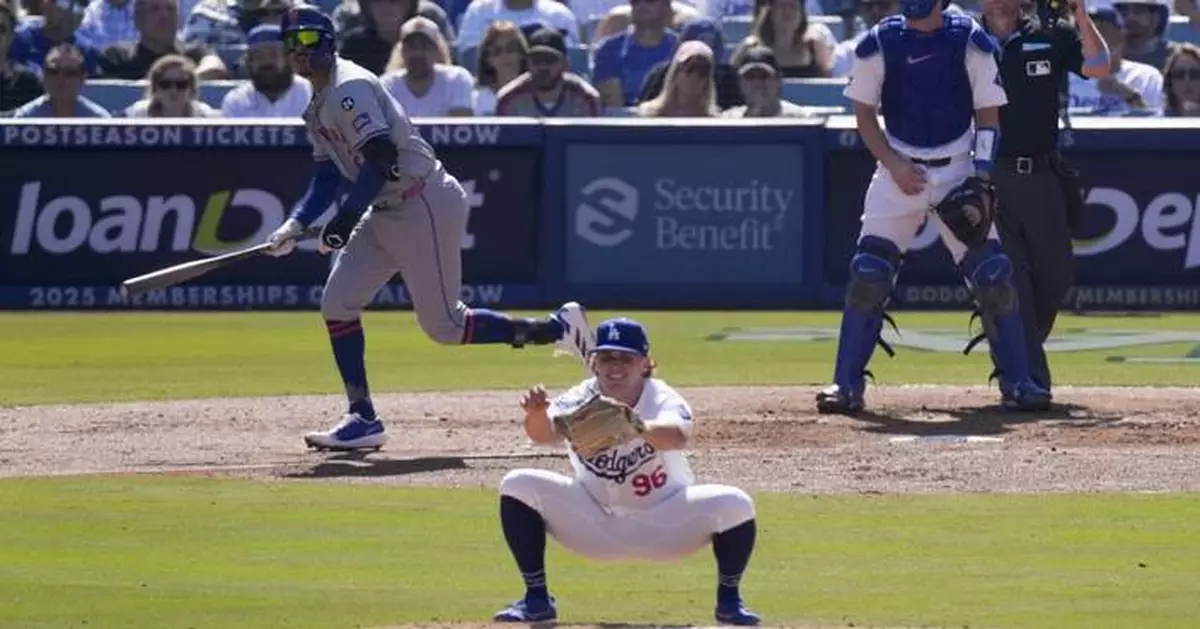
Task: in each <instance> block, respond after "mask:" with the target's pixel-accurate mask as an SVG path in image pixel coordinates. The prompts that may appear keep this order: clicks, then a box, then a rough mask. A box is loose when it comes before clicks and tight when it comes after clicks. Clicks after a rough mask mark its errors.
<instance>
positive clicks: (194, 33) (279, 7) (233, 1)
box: [180, 0, 292, 47]
mask: <svg viewBox="0 0 1200 629" xmlns="http://www.w3.org/2000/svg"><path fill="white" fill-rule="evenodd" d="M291 6H292V0H200V2H198V3H196V5H195V6H194V7H192V10H191V11H189V12H188V13H187V18H185V19H184V22H183V28H182V29H181V32H180V38H181V39H182V40H183V41H185V42H201V43H204V44H207V45H209V46H213V47H223V46H241V45H245V44H246V37H247V36H248V34H249V33H250V31H251V30H253V29H254V27H256V26H258V25H259V24H276V25H278V24H279V23H280V22H282V21H283V14H284V13H286V12H287V10H288V9H289V8H291Z"/></svg>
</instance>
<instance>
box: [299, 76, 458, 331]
mask: <svg viewBox="0 0 1200 629" xmlns="http://www.w3.org/2000/svg"><path fill="white" fill-rule="evenodd" d="M304 123H305V125H306V126H307V128H308V132H309V136H310V141H311V142H312V145H313V157H314V159H316V160H318V161H320V160H333V162H334V164H336V165H337V168H338V170H339V171H341V174H342V176H343V177H345V178H346V179H349V180H351V181H354V180H356V179H357V178H358V171H359V164H360V163H361V161H362V159H363V157H362V155H361V154H360V153H359V149H360V148H362V146H363V144H365V143H366V141H367V140H369V139H371V138H373V137H376V136H379V135H382V134H387V135H388V137H390V139H391V140H392V142H393V143H394V144H395V145H396V148H397V150H398V152H399V157H398V159H397V163H396V168H397V169H398V172H399V174H400V177H399V180H397V181H387V182H386V183H385V184H384V186H383V188H382V189H381V190H380V191H379V195H378V196H376V197H375V199H374V200H373V202H372V203H371V207H370V209H369V210H367V212H366V213H365V214H364V216H363V218H362V220H361V221H360V222H359V224H358V225H357V226H356V227H355V228H354V231H353V232H352V233H351V235H350V241H349V242H348V243H347V244H346V246H345V247H344V248H343V249H342V250H341V251H340V252H339V253H338V255H337V259H336V261H335V262H334V265H333V269H332V270H331V271H330V274H329V278H328V280H327V281H326V283H325V293H324V296H323V297H322V299H321V314H322V315H323V316H324V317H325V319H327V320H331V321H349V320H353V319H357V318H358V317H359V316H360V315H361V313H362V310H363V308H365V307H366V305H367V304H368V303H370V301H371V299H372V298H373V297H374V296H375V294H376V293H377V292H379V289H381V288H382V287H383V286H384V285H385V284H387V282H388V280H389V279H391V277H392V276H393V275H395V274H396V273H397V272H399V273H400V275H401V277H402V278H403V279H404V284H405V286H406V287H407V288H408V293H409V295H410V297H411V298H412V302H413V310H414V311H415V312H416V315H417V322H418V324H419V325H420V326H421V329H422V330H424V331H425V333H426V334H427V335H429V337H430V338H432V339H433V340H434V341H437V342H438V343H444V344H458V343H460V342H461V340H462V336H463V328H464V325H465V321H466V314H467V306H466V304H464V303H462V301H460V300H459V295H460V294H461V290H462V257H461V245H462V238H463V234H464V233H465V232H466V228H467V218H468V216H469V206H468V202H467V194H466V192H465V191H464V190H463V188H462V186H461V185H460V184H459V182H458V180H457V179H455V178H454V177H453V176H452V175H450V174H449V173H447V172H446V171H445V169H444V168H443V167H442V163H441V162H440V161H439V160H438V159H437V156H436V155H435V154H434V152H433V147H431V146H430V145H429V143H427V142H426V141H425V139H424V138H422V137H421V136H420V134H419V133H418V132H417V130H416V129H415V128H413V125H412V123H411V121H410V120H409V118H408V115H407V114H406V113H405V112H404V108H403V107H401V106H400V104H399V103H397V102H396V101H395V100H394V99H392V97H391V96H390V95H388V93H387V92H386V91H385V90H384V89H383V86H382V85H381V84H380V82H379V78H378V77H376V76H375V75H373V74H371V73H370V72H368V71H367V70H365V69H363V68H362V67H361V66H358V65H356V64H354V63H353V62H350V61H346V60H345V59H340V58H339V59H338V60H337V65H336V66H335V68H334V71H333V73H332V74H331V75H330V80H329V86H328V87H326V88H325V89H324V90H321V91H320V92H319V93H317V94H315V95H313V100H312V103H311V104H310V105H309V107H308V109H307V110H305V112H304ZM395 172H396V171H393V174H395Z"/></svg>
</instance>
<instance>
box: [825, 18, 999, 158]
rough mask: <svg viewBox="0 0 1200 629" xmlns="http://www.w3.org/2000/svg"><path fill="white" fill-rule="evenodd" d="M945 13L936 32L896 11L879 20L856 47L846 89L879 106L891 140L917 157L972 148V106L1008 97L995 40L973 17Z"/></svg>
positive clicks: (991, 104)
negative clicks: (916, 25) (920, 27)
mask: <svg viewBox="0 0 1200 629" xmlns="http://www.w3.org/2000/svg"><path fill="white" fill-rule="evenodd" d="M943 19H944V24H943V27H942V28H941V29H938V30H937V31H934V32H932V33H922V32H920V31H916V30H913V29H911V28H909V27H908V25H907V20H906V19H905V18H904V17H903V16H898V15H897V16H892V17H889V18H885V19H884V20H882V21H881V22H880V23H879V24H876V25H875V26H874V27H873V28H872V29H871V31H870V32H869V34H868V35H867V36H866V37H864V38H863V39H862V41H861V42H859V44H858V46H857V48H856V49H855V51H854V53H855V60H854V68H853V69H852V70H851V81H850V84H849V85H848V86H847V87H846V90H845V94H846V96H847V97H848V98H850V99H852V100H855V101H857V102H860V103H863V104H866V105H872V106H878V107H879V108H880V112H881V113H882V114H883V119H884V125H885V127H886V129H887V135H888V137H889V142H890V143H891V144H892V145H893V146H895V147H896V148H897V149H898V150H900V151H901V152H903V153H906V154H908V155H910V156H912V157H922V158H929V157H950V156H953V155H956V154H960V153H964V152H966V151H969V150H970V147H971V136H970V132H971V129H972V126H973V125H972V123H973V120H974V115H975V110H977V109H983V108H985V107H999V106H1001V105H1004V104H1005V103H1007V102H1008V97H1007V95H1006V94H1005V93H1004V88H1003V86H1002V85H1001V83H1000V70H999V67H998V66H997V65H996V60H995V57H994V56H993V53H994V52H995V51H996V43H995V40H993V39H992V38H991V37H990V36H989V35H988V34H987V33H986V32H984V31H983V29H982V28H980V26H979V25H978V24H977V23H976V22H975V21H974V20H973V19H971V18H970V17H968V16H965V15H956V14H946V15H945V16H944V18H943Z"/></svg>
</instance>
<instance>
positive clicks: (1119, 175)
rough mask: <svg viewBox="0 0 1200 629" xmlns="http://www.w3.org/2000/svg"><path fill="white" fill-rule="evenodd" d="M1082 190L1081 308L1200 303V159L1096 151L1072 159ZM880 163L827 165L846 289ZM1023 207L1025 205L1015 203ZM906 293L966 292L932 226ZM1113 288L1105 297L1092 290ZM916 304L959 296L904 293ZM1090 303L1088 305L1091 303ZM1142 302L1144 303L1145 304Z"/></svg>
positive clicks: (840, 280)
mask: <svg viewBox="0 0 1200 629" xmlns="http://www.w3.org/2000/svg"><path fill="white" fill-rule="evenodd" d="M1068 160H1069V161H1070V163H1071V164H1072V165H1073V166H1074V167H1076V168H1078V169H1079V170H1080V172H1081V175H1082V180H1083V184H1084V195H1085V200H1086V201H1087V211H1086V214H1085V217H1084V222H1083V225H1082V229H1081V231H1080V233H1079V234H1078V236H1079V237H1080V238H1079V239H1078V240H1076V241H1075V257H1076V260H1077V261H1078V265H1077V271H1076V278H1077V284H1078V285H1079V288H1078V289H1077V290H1076V291H1074V292H1073V293H1072V295H1071V299H1072V300H1073V302H1074V303H1075V304H1076V305H1081V306H1086V305H1100V304H1099V301H1105V302H1108V303H1109V304H1110V305H1123V306H1138V305H1146V306H1163V307H1167V306H1172V305H1176V306H1177V305H1187V304H1200V288H1197V287H1198V285H1200V220H1198V219H1200V179H1198V178H1197V177H1196V173H1198V172H1200V155H1198V154H1196V153H1195V152H1185V151H1153V152H1151V151H1097V152H1090V151H1089V152H1084V153H1073V154H1069V155H1068ZM873 170H874V163H873V160H872V159H871V157H870V155H869V154H868V153H866V152H865V151H834V152H832V153H830V156H829V168H828V169H827V171H826V173H827V178H828V186H827V188H826V193H827V195H828V197H827V198H828V199H829V204H828V206H827V215H826V227H827V233H828V235H827V247H826V250H825V276H826V278H827V280H828V281H829V282H830V283H833V284H844V283H845V281H846V275H847V270H848V265H849V260H850V255H851V252H852V251H853V248H854V243H855V240H856V238H857V235H858V232H859V228H860V226H861V223H860V215H861V213H862V197H863V194H864V193H865V191H866V186H867V183H868V182H869V181H870V177H871V173H872V172H873ZM1009 202H1019V200H1009ZM899 283H900V284H901V285H919V286H936V285H955V286H957V285H960V284H961V282H960V279H959V277H958V275H957V273H956V271H955V269H954V268H953V265H952V263H951V261H950V256H949V254H947V253H946V250H945V248H944V247H943V246H942V245H941V243H940V241H939V240H938V235H937V230H936V229H935V228H934V227H933V226H932V225H930V224H928V223H926V224H925V225H924V226H923V227H922V229H921V231H920V232H919V233H918V236H917V237H916V239H915V240H914V242H913V246H912V248H911V250H910V253H909V256H908V257H907V258H906V259H905V262H904V268H903V270H902V271H901V275H900V281H899ZM1100 286H1104V287H1132V286H1136V287H1140V290H1136V291H1129V290H1125V289H1123V288H1113V289H1112V290H1105V291H1102V292H1103V293H1104V295H1100V294H1098V293H1097V291H1095V290H1090V289H1089V287H1100ZM906 295H907V296H910V297H911V298H912V301H913V302H928V301H934V302H947V303H954V302H958V301H959V298H964V299H965V298H966V297H967V293H966V292H965V290H964V291H956V290H940V291H939V290H922V291H908V292H905V291H901V292H900V296H901V298H902V299H903V298H904V297H905V296H906ZM1089 302H1090V303H1089ZM1143 302H1144V303H1143Z"/></svg>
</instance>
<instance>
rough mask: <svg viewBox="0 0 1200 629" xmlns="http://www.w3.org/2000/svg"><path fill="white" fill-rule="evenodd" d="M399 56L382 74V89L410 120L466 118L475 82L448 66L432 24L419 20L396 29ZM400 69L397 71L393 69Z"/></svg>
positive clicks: (463, 71) (446, 50)
mask: <svg viewBox="0 0 1200 629" xmlns="http://www.w3.org/2000/svg"><path fill="white" fill-rule="evenodd" d="M397 47H398V48H399V52H400V54H399V56H396V55H393V58H394V59H395V60H396V61H397V63H396V64H395V65H389V70H388V71H387V72H386V73H384V75H383V78H382V79H381V80H382V82H383V88H384V89H386V90H387V92H388V93H389V94H391V95H392V98H395V99H396V102H398V103H400V105H401V106H402V107H404V111H405V112H407V113H408V115H409V116H412V117H429V116H470V115H472V114H473V113H474V108H473V106H472V102H471V100H472V99H471V97H472V90H473V88H474V83H475V80H474V78H472V77H471V73H470V72H468V71H467V70H466V68H462V67H459V66H456V65H452V64H451V63H450V59H449V58H448V56H449V46H448V45H447V43H446V40H444V39H442V34H441V31H439V30H438V27H437V24H434V23H433V21H432V20H430V19H428V18H423V17H421V16H417V17H414V18H413V19H411V20H409V21H407V22H405V23H404V26H402V27H401V28H400V43H399V44H398V45H397ZM395 66H400V67H398V68H397V67H395Z"/></svg>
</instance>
